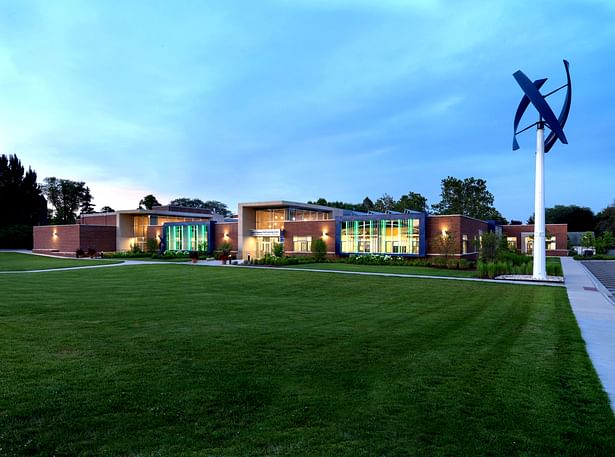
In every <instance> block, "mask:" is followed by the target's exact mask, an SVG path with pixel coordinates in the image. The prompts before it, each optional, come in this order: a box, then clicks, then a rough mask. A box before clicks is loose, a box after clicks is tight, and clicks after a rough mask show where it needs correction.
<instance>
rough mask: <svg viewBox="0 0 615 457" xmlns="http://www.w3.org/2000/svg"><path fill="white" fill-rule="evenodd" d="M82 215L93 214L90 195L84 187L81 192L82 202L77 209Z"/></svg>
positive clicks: (88, 189) (88, 190) (87, 188)
mask: <svg viewBox="0 0 615 457" xmlns="http://www.w3.org/2000/svg"><path fill="white" fill-rule="evenodd" d="M79 209H80V210H81V213H82V214H92V213H93V212H94V205H92V194H91V193H90V188H89V187H86V188H85V189H84V191H83V200H82V202H81V205H80V207H79Z"/></svg>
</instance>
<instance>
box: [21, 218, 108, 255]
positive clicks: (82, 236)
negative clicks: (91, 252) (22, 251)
mask: <svg viewBox="0 0 615 457" xmlns="http://www.w3.org/2000/svg"><path fill="white" fill-rule="evenodd" d="M115 233H116V230H115V227H112V226H108V225H79V224H72V225H46V226H41V227H34V228H33V238H34V240H33V241H34V243H33V251H35V252H48V251H54V252H65V253H75V251H77V249H83V250H84V251H87V250H88V249H90V248H91V249H95V250H97V251H115Z"/></svg>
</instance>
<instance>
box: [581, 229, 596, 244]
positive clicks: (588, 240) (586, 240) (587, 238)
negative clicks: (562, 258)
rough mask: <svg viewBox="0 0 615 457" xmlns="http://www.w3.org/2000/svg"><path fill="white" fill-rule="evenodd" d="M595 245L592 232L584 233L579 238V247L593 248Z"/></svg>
mask: <svg viewBox="0 0 615 457" xmlns="http://www.w3.org/2000/svg"><path fill="white" fill-rule="evenodd" d="M595 243H596V239H595V238H594V232H585V233H584V234H583V235H582V236H581V246H583V247H584V248H591V247H594V244H595Z"/></svg>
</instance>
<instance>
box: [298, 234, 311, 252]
mask: <svg viewBox="0 0 615 457" xmlns="http://www.w3.org/2000/svg"><path fill="white" fill-rule="evenodd" d="M293 251H295V252H311V251H312V237H311V236H293Z"/></svg>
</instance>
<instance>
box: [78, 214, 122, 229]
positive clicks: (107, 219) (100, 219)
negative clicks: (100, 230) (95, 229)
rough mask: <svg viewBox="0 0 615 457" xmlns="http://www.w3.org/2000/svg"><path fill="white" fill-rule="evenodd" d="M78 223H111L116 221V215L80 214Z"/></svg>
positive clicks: (113, 223)
mask: <svg viewBox="0 0 615 457" xmlns="http://www.w3.org/2000/svg"><path fill="white" fill-rule="evenodd" d="M79 223H80V224H84V225H113V226H115V224H116V223H117V216H116V215H115V214H114V213H108V214H96V215H91V216H85V215H83V216H81V218H80V222H79Z"/></svg>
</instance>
